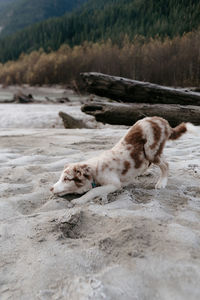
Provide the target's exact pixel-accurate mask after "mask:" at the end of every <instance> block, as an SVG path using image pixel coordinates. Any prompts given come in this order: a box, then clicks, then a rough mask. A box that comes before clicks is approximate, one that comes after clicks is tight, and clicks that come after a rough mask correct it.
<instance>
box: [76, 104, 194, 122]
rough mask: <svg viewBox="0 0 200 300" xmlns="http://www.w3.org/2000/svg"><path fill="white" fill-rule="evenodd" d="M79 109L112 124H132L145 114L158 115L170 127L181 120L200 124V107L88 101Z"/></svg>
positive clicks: (149, 115)
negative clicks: (167, 122)
mask: <svg viewBox="0 0 200 300" xmlns="http://www.w3.org/2000/svg"><path fill="white" fill-rule="evenodd" d="M81 110H82V111H83V112H84V113H86V114H89V115H92V116H94V117H95V119H96V121H98V122H103V123H108V124H112V125H128V126H130V125H133V124H134V123H135V122H136V121H138V120H139V119H142V118H144V117H146V116H148V117H152V116H160V117H162V118H164V119H166V120H168V121H169V123H170V125H171V126H172V127H174V126H177V125H178V124H180V123H181V122H192V123H193V124H195V125H200V107H198V106H181V105H168V104H152V105H151V104H146V103H144V104H142V103H137V104H129V105H127V104H120V103H99V102H98V103H89V104H84V105H83V106H82V108H81Z"/></svg>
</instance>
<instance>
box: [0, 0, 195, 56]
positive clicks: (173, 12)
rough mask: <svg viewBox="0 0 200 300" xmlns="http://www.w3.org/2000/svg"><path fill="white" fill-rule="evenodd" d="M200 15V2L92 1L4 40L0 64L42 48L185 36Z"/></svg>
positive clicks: (0, 49) (154, 0)
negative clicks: (88, 42)
mask: <svg viewBox="0 0 200 300" xmlns="http://www.w3.org/2000/svg"><path fill="white" fill-rule="evenodd" d="M23 1H24V0H23ZM30 2H32V0H30ZM40 2H41V3H43V2H45V1H44V0H41V1H40ZM48 2H49V1H48ZM34 3H35V2H34ZM38 3H39V2H38ZM199 11H200V2H199V0H190V1H188V0H167V1H166V0H106V1H105V0H102V1H100V0H89V1H88V2H87V3H85V5H84V6H82V7H81V8H80V9H79V10H77V11H76V12H74V13H71V14H66V15H64V16H62V17H60V18H54V19H50V20H47V21H45V22H42V23H39V24H36V25H34V26H32V27H30V28H27V29H25V30H23V31H21V32H19V33H17V34H15V35H13V36H11V37H8V38H5V39H3V40H1V43H0V61H2V62H5V61H7V60H15V59H17V58H18V57H19V55H20V54H21V53H22V52H25V53H30V52H31V51H33V50H37V49H39V48H43V49H44V50H45V51H49V50H50V49H51V50H57V49H58V48H59V47H60V46H61V45H62V44H63V43H68V44H69V45H70V46H73V45H77V44H81V43H82V42H84V41H85V40H87V41H93V42H94V41H99V40H106V39H108V38H111V39H112V41H114V42H115V43H118V44H120V43H121V40H122V38H123V37H124V35H125V34H126V35H128V36H129V37H130V39H132V38H133V37H134V36H135V35H142V36H145V37H155V36H161V37H164V36H169V37H173V36H176V35H182V34H183V33H184V32H189V31H192V30H193V29H195V28H197V27H198V26H199V23H200V19H199Z"/></svg>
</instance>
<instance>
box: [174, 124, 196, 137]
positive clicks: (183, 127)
mask: <svg viewBox="0 0 200 300" xmlns="http://www.w3.org/2000/svg"><path fill="white" fill-rule="evenodd" d="M186 132H187V133H192V134H194V135H199V129H198V127H196V126H194V125H193V124H192V123H189V122H187V123H181V124H180V125H178V126H176V127H175V128H172V133H171V135H170V136H169V140H176V139H178V138H180V137H181V136H182V135H183V134H184V133H186Z"/></svg>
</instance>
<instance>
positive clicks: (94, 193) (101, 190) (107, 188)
mask: <svg viewBox="0 0 200 300" xmlns="http://www.w3.org/2000/svg"><path fill="white" fill-rule="evenodd" d="M119 188H120V186H119V185H114V184H108V185H103V186H99V187H96V188H94V189H92V190H90V191H89V192H87V193H86V194H85V195H83V196H82V197H80V198H78V199H74V200H72V201H71V202H72V204H84V203H86V202H88V201H91V200H93V199H94V198H96V197H100V196H104V197H105V196H107V195H108V194H110V193H113V192H115V191H116V190H118V189H119Z"/></svg>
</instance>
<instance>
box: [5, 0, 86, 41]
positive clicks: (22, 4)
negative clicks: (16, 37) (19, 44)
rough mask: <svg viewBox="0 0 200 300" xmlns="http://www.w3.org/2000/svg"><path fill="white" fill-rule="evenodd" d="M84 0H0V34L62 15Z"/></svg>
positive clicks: (12, 31) (10, 32)
mask: <svg viewBox="0 0 200 300" xmlns="http://www.w3.org/2000/svg"><path fill="white" fill-rule="evenodd" d="M85 1H86V0H8V1H7V0H6V1H5V0H4V1H2V0H0V26H1V27H2V28H3V30H2V32H1V36H6V35H9V34H12V33H15V32H16V31H18V30H20V29H23V28H25V27H27V26H29V25H32V24H34V23H37V22H40V21H43V20H46V19H48V18H50V17H57V16H61V15H64V14H65V13H66V12H70V11H72V10H73V9H74V8H76V7H77V6H79V5H80V4H82V3H83V2H85ZM1 8H2V9H1Z"/></svg>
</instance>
